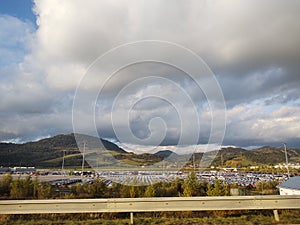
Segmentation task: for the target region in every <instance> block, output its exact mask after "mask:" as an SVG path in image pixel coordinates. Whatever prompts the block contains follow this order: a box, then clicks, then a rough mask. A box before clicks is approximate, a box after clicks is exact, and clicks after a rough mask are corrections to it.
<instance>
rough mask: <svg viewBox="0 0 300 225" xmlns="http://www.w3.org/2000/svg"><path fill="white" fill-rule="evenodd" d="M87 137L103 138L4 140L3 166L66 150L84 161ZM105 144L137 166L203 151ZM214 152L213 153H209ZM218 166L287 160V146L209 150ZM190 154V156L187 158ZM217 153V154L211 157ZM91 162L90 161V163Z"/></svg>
mask: <svg viewBox="0 0 300 225" xmlns="http://www.w3.org/2000/svg"><path fill="white" fill-rule="evenodd" d="M75 136H76V138H77V139H79V140H81V141H86V142H87V143H88V145H89V146H88V147H89V148H93V147H97V143H99V138H97V137H92V136H88V135H82V134H73V133H71V134H61V135H56V136H54V137H50V138H44V139H41V140H39V141H35V142H27V143H24V144H14V143H0V166H35V167H40V168H49V167H51V168H52V167H56V168H59V167H61V163H62V155H63V154H62V153H63V151H65V153H66V154H65V155H66V156H65V166H73V167H74V166H75V167H76V166H77V167H79V166H80V165H81V163H82V155H81V153H80V151H79V149H78V147H77V143H76V140H75ZM101 141H102V144H103V145H104V147H105V148H106V149H108V150H109V152H111V154H112V155H113V156H114V157H115V158H116V159H117V160H120V161H122V162H124V163H128V164H131V165H136V166H144V165H152V164H154V163H157V162H160V161H162V160H164V159H167V160H168V161H169V162H170V163H175V162H186V161H188V160H189V159H190V161H189V162H188V163H190V164H191V163H192V160H193V159H194V160H195V161H196V162H199V161H200V159H201V158H202V157H203V153H195V155H194V157H193V158H190V156H188V155H178V154H176V153H175V152H173V151H171V150H160V151H158V152H156V153H155V154H149V153H144V154H134V153H129V152H126V151H125V150H124V149H122V148H120V147H119V146H118V145H116V144H114V143H112V142H110V141H107V140H104V139H101ZM210 154H211V156H209V155H210ZM206 156H208V158H206V159H211V161H212V165H214V166H226V167H239V166H250V165H264V164H266V165H275V164H278V163H285V154H284V149H283V148H274V147H270V146H264V147H260V148H257V149H252V150H245V149H243V148H234V147H228V148H222V149H221V150H220V151H213V152H211V153H210V152H208V153H207V154H206ZM187 157H188V158H187ZM209 157H213V158H209ZM288 157H289V162H290V163H300V149H296V148H291V149H288ZM86 165H88V163H87V164H86Z"/></svg>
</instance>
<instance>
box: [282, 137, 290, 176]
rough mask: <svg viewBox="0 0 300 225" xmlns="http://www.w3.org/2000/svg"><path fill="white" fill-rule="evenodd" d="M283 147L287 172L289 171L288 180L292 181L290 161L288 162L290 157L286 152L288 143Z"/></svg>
mask: <svg viewBox="0 0 300 225" xmlns="http://www.w3.org/2000/svg"><path fill="white" fill-rule="evenodd" d="M283 146H284V154H285V165H286V170H287V174H288V178H289V179H290V170H289V161H288V155H287V150H286V143H283Z"/></svg>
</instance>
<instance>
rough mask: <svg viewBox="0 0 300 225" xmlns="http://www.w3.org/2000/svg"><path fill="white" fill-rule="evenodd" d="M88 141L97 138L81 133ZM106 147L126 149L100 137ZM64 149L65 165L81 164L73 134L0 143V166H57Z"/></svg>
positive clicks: (59, 163) (112, 149)
mask: <svg viewBox="0 0 300 225" xmlns="http://www.w3.org/2000/svg"><path fill="white" fill-rule="evenodd" d="M81 137H82V138H84V139H86V140H88V142H89V143H90V142H91V143H93V141H94V142H96V141H97V140H96V139H97V138H95V137H91V136H87V135H81ZM101 141H102V143H103V145H104V146H105V148H106V149H109V150H111V151H113V152H116V153H119V154H121V153H123V154H125V153H126V151H125V150H123V149H122V148H120V147H119V146H117V145H116V144H114V143H112V142H109V141H107V140H103V139H101ZM63 151H65V155H66V160H65V165H66V166H78V165H81V162H82V156H81V154H80V151H79V150H78V147H77V144H76V140H75V137H74V134H66V135H57V136H54V137H51V138H45V139H42V140H39V141H36V142H27V143H24V144H13V143H0V165H1V166H36V167H59V166H60V165H61V162H62V155H63Z"/></svg>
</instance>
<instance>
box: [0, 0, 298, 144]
mask: <svg viewBox="0 0 300 225" xmlns="http://www.w3.org/2000/svg"><path fill="white" fill-rule="evenodd" d="M299 9H300V2H299V1H297V0H290V1H288V2H287V1H284V0H272V1H271V0H265V1H261V0H246V1H238V0H235V1H230V2H224V1H215V0H212V1H205V0H200V1H198V0H195V1H193V0H191V1H180V0H178V1H174V0H172V1H170V0H165V1H160V0H154V1H141V0H133V1H132V0H131V1H127V0H126V1H125V0H124V1H119V0H118V1H117V0H113V1H112V0H102V1H97V0H87V1H81V0H64V1H59V0H51V1H42V0H35V13H36V14H37V23H38V29H37V30H36V31H34V28H33V26H32V25H31V24H29V23H26V22H23V21H20V20H18V19H17V18H13V17H8V16H0V31H1V32H0V38H1V39H0V56H1V59H2V60H1V61H0V64H1V67H0V81H1V83H0V94H1V96H2V98H1V99H0V110H1V113H0V116H1V118H0V119H1V120H0V121H1V123H2V124H1V128H0V139H2V140H8V139H12V138H18V137H24V139H26V138H27V139H30V137H29V136H36V135H38V133H39V131H41V130H42V133H43V134H42V136H47V135H48V134H55V133H58V132H65V131H70V130H71V128H72V126H71V109H72V97H73V95H74V91H75V88H76V87H77V85H78V83H79V81H80V80H81V79H82V77H83V76H84V75H85V73H86V72H87V69H88V66H89V65H90V64H91V63H92V62H93V61H94V60H95V59H96V58H97V57H99V56H100V55H102V54H104V53H105V52H107V51H108V50H110V49H112V48H114V47H116V46H118V45H121V44H124V43H127V42H132V41H138V40H144V39H148V40H149V39H157V40H165V41H170V42H175V43H178V44H181V45H183V46H186V47H188V48H190V49H191V50H192V51H194V52H196V53H197V54H199V55H200V56H201V57H202V58H203V59H205V61H206V62H207V63H208V65H209V66H210V67H211V69H212V70H213V71H214V72H215V73H216V74H217V78H218V80H219V82H220V85H221V87H222V89H223V91H224V95H225V100H226V103H227V106H228V119H227V133H226V140H225V142H226V144H228V145H230V144H233V145H243V146H245V145H249V146H250V145H260V144H265V143H268V142H269V143H275V142H279V141H281V139H285V141H286V140H289V139H291V138H292V139H298V138H299V122H298V121H300V120H299V119H300V118H299V111H300V104H299V97H300V91H299V85H300V81H299V70H300V66H299V62H298V59H299V58H300V42H299V40H300V26H299V22H298V21H299V20H300V13H299ZM129 54H130V53H129ZM141 54H142V53H141ZM160 54H162V55H169V54H170V52H160ZM128 57H130V56H128ZM172 57H178V56H174V55H172ZM2 65H5V66H2ZM107 66H108V67H109V66H111V65H109V63H108V64H107ZM105 69H106V68H103V70H102V71H99V74H98V76H97V77H92V79H91V80H90V81H89V82H88V83H89V84H88V85H87V86H86V87H85V88H86V89H93V88H96V89H97V88H98V86H97V85H98V83H99V80H100V81H101V77H103V76H101V74H105V72H106V70H105ZM145 73H147V74H148V75H156V76H161V77H164V78H167V79H172V80H173V81H176V82H177V83H178V84H179V86H180V87H181V88H182V89H185V90H186V93H187V94H189V95H190V96H191V99H192V101H193V102H194V103H195V105H196V108H197V110H198V112H199V118H200V125H201V134H200V139H201V140H203V142H204V141H205V140H207V138H208V137H207V136H208V135H207V134H208V133H209V131H210V129H211V114H210V112H208V111H206V109H207V102H206V101H205V93H204V94H203V93H201V92H200V91H199V89H198V88H197V87H196V86H195V84H193V82H191V80H190V79H187V78H186V75H184V74H183V73H182V72H180V71H178V70H176V69H174V68H170V67H167V66H165V67H164V66H161V65H155V64H152V65H150V64H149V63H148V64H146V63H145V64H141V65H133V66H131V67H130V68H126V69H124V71H119V72H118V73H117V74H116V75H115V77H114V78H113V79H111V80H110V82H109V83H108V85H107V86H106V87H105V91H104V92H103V93H102V94H103V98H104V101H103V102H102V103H101V104H102V105H100V106H99V113H102V114H101V115H99V118H97V119H98V120H99V121H98V122H99V123H100V124H101V132H102V134H103V135H104V137H107V138H116V137H115V136H114V135H113V131H112V128H111V124H110V116H111V103H112V102H113V100H114V99H115V98H116V96H117V94H118V92H119V91H120V90H121V89H122V88H123V87H124V85H126V84H128V82H131V81H134V80H136V79H138V78H141V77H142V76H145ZM8 74H9V75H8ZM174 90H175V91H174ZM131 91H132V92H130V93H129V92H128V93H125V94H124V95H122V96H120V101H119V102H118V105H117V106H118V107H116V108H115V111H114V113H115V115H116V117H115V118H116V120H115V122H116V123H117V124H118V125H119V126H124V124H126V123H128V121H127V120H126V118H124V117H123V116H124V114H126V113H127V112H128V106H129V105H131V103H132V102H135V100H136V99H138V98H143V96H146V95H147V94H150V93H154V94H157V93H159V94H161V95H163V96H168V97H170V98H171V97H173V98H176V101H177V102H178V104H179V105H181V106H182V107H183V108H184V109H185V111H184V112H185V114H184V117H186V118H191V112H192V111H193V109H192V107H191V106H190V105H189V104H188V101H187V100H186V98H184V96H181V95H180V93H179V92H178V91H176V89H174V88H172V87H171V86H168V85H166V84H164V85H161V84H160V83H157V82H156V83H155V82H153V83H151V84H149V85H145V86H136V87H132V89H131ZM174 96H175V97H174ZM133 109H134V110H133V111H132V112H131V113H132V115H131V116H132V118H131V119H132V121H133V122H134V123H133V124H132V128H133V129H134V131H133V133H134V132H135V133H136V134H137V135H140V136H147V135H148V134H149V127H148V122H149V121H150V120H151V118H153V117H156V116H159V115H162V117H163V119H165V123H166V125H168V128H169V130H168V131H167V134H168V136H167V140H166V141H165V144H167V143H168V142H169V143H173V142H174V141H175V140H176V138H177V137H178V133H179V128H178V123H179V122H178V118H177V117H176V112H175V111H174V110H173V111H172V108H171V107H170V106H168V105H166V104H165V103H162V102H161V101H153V102H149V101H148V102H147V103H144V104H140V105H138V104H137V105H136V106H135V108H133ZM84 112H85V109H82V113H83V114H82V115H83V116H84ZM166 112H167V113H166ZM291 112H293V113H291ZM168 113H169V114H168ZM215 113H216V115H218V113H219V114H220V112H219V111H216V112H215ZM165 115H168V116H165ZM180 116H182V115H180ZM45 118H46V119H45ZM47 121H49V122H47ZM189 122H190V124H189V123H188V122H187V123H186V124H188V126H193V122H194V121H193V120H191V121H189ZM214 122H215V123H216V124H217V125H218V123H220V121H218V120H215V121H214ZM219 126H220V127H221V125H219ZM217 127H218V126H217ZM47 132H48V133H47ZM168 132H169V133H168ZM29 133H30V135H29ZM33 138H34V137H33ZM21 139H22V138H21ZM251 142H253V143H251ZM295 143H296V142H295ZM132 144H134V143H132ZM148 144H151V143H148ZM298 144H300V142H299V141H298Z"/></svg>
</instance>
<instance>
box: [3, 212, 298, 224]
mask: <svg viewBox="0 0 300 225" xmlns="http://www.w3.org/2000/svg"><path fill="white" fill-rule="evenodd" d="M279 216H280V222H278V223H277V224H300V210H281V211H280V212H279ZM129 223H130V221H129V214H125V213H120V214H60V215H57V214H52V215H49V214H47V215H2V216H0V224H3V225H6V224H7V225H8V224H16V225H21V224H22V225H23V224H26V225H42V224H43V225H44V224H48V225H50V224H55V225H58V224H66V225H71V224H72V225H73V224H74V225H75V224H76V225H77V224H78V225H85V224H103V225H121V224H122V225H125V224H129ZM134 224H149V225H150V224H160V225H176V224H178V225H179V224H180V225H193V224H195V225H196V224H203V225H235V224H236V225H237V224H243V225H258V224H276V222H275V220H274V217H273V212H272V211H257V212H255V211H248V212H244V211H240V212H222V211H219V212H197V213H193V212H175V213H174V212H173V213H138V214H135V216H134Z"/></svg>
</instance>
